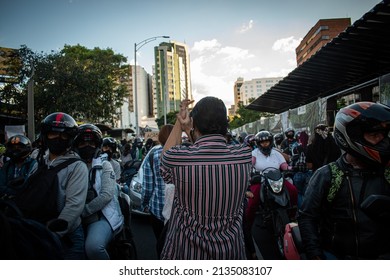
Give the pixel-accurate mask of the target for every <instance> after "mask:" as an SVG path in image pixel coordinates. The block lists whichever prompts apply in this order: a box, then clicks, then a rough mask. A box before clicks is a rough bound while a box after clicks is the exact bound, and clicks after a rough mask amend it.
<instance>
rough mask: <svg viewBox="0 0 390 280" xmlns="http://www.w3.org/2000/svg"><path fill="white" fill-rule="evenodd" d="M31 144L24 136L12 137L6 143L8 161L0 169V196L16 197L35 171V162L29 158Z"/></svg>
mask: <svg viewBox="0 0 390 280" xmlns="http://www.w3.org/2000/svg"><path fill="white" fill-rule="evenodd" d="M31 152H32V144H31V141H30V139H28V138H27V137H26V136H24V135H14V136H12V137H10V138H9V139H8V141H7V143H6V149H5V156H6V157H8V158H9V159H10V160H8V161H7V162H6V163H5V164H4V165H3V167H2V168H0V196H2V195H11V196H12V195H17V194H18V193H19V192H20V191H21V190H22V188H23V183H24V182H25V180H26V179H27V178H28V176H30V174H32V173H34V172H35V170H36V169H37V166H38V164H37V161H36V160H35V159H33V158H31V156H30V155H31Z"/></svg>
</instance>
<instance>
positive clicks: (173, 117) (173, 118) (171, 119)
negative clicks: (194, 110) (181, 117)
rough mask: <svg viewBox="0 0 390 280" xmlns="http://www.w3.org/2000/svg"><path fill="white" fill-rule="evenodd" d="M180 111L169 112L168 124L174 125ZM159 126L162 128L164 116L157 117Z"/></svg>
mask: <svg viewBox="0 0 390 280" xmlns="http://www.w3.org/2000/svg"><path fill="white" fill-rule="evenodd" d="M178 113H179V112H178V111H174V112H169V113H168V114H167V124H172V125H174V124H175V122H176V115H177V114H178ZM156 123H157V126H158V127H159V128H161V127H162V126H163V125H164V116H161V117H160V118H157V119H156Z"/></svg>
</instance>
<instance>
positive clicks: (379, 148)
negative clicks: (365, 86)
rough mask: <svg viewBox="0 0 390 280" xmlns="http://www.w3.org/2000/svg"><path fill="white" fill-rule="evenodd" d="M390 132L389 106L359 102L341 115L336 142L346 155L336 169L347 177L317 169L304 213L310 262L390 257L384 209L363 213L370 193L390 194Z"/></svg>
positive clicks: (301, 216)
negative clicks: (374, 212) (378, 211)
mask: <svg viewBox="0 0 390 280" xmlns="http://www.w3.org/2000/svg"><path fill="white" fill-rule="evenodd" d="M389 131H390V107H388V106H385V105H383V104H380V103H372V102H358V103H355V104H352V105H349V106H347V107H344V108H342V109H341V110H340V111H339V112H338V113H337V115H336V118H335V130H334V138H335V141H336V144H337V145H338V146H339V147H340V148H341V149H342V150H343V151H344V153H343V154H342V155H341V156H340V157H339V159H337V161H336V162H335V166H337V169H336V171H337V170H341V172H342V173H341V172H339V173H335V171H334V170H332V169H331V168H330V166H329V165H327V166H324V167H321V168H319V169H317V171H316V172H314V174H313V176H312V177H311V180H310V182H309V185H308V188H307V190H306V193H305V197H304V199H303V204H302V208H301V209H300V211H299V217H298V222H299V229H300V233H301V236H302V242H303V246H304V249H305V253H306V255H307V258H308V259H335V258H337V259H379V258H386V259H389V258H390V239H389V238H388V235H389V229H390V224H389V220H388V219H381V218H379V214H381V215H383V211H382V210H381V208H379V210H381V213H379V214H378V213H376V214H369V213H366V212H365V211H364V210H363V209H362V203H363V201H365V200H366V198H367V197H368V196H369V195H372V194H375V195H385V196H390V183H389V181H388V180H389V169H388V167H389V160H390V144H389V143H390V138H389ZM386 167H387V168H386ZM335 174H336V175H337V176H336V175H335ZM340 174H341V175H340ZM386 174H387V176H386ZM332 179H334V180H332ZM337 181H338V183H336V182H337ZM334 186H338V188H336V187H334Z"/></svg>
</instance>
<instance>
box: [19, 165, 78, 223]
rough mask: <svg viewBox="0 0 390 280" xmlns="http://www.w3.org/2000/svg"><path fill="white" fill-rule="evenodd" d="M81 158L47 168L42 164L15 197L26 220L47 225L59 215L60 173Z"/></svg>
mask: <svg viewBox="0 0 390 280" xmlns="http://www.w3.org/2000/svg"><path fill="white" fill-rule="evenodd" d="M79 160H81V159H79V158H70V159H67V160H66V161H64V162H62V163H60V164H58V165H57V166H53V167H51V168H49V169H48V168H47V166H46V165H44V164H41V165H39V166H38V169H37V170H36V171H35V172H34V173H33V174H31V175H30V177H29V178H28V179H27V180H26V182H25V186H24V187H23V190H22V191H21V193H20V194H18V195H17V196H16V197H14V202H15V204H16V205H17V207H18V208H19V209H20V211H21V212H22V213H23V215H24V216H25V217H26V218H29V219H34V220H37V221H39V222H41V223H46V222H48V221H50V220H52V219H55V218H57V217H58V215H59V211H58V202H57V200H58V188H59V187H58V176H57V174H58V172H59V171H60V170H61V169H64V168H65V167H67V166H68V165H70V164H72V163H73V162H76V161H79Z"/></svg>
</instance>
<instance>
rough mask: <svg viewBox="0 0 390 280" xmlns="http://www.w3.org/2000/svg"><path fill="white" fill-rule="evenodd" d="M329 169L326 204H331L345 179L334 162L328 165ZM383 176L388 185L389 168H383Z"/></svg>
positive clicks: (389, 178)
mask: <svg viewBox="0 0 390 280" xmlns="http://www.w3.org/2000/svg"><path fill="white" fill-rule="evenodd" d="M328 166H329V168H330V173H331V175H332V179H331V183H330V189H329V192H328V195H327V197H326V200H327V201H328V202H332V201H333V199H334V198H335V196H336V194H337V192H338V191H339V190H340V187H341V183H342V181H343V179H344V178H345V176H346V174H345V172H343V170H341V169H340V167H339V166H338V164H337V163H336V162H331V163H329V164H328ZM384 176H385V179H386V181H387V182H389V183H390V168H389V167H387V168H385V172H384Z"/></svg>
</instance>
